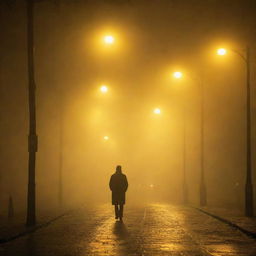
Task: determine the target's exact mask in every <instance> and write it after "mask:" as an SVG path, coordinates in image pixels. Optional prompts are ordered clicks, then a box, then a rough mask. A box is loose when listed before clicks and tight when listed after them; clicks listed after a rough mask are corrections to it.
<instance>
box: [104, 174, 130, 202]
mask: <svg viewBox="0 0 256 256" xmlns="http://www.w3.org/2000/svg"><path fill="white" fill-rule="evenodd" d="M109 188H110V190H111V191H112V204H113V205H115V204H125V192H126V190H127V188H128V181H127V178H126V176H125V175H124V174H123V173H118V172H116V173H115V174H113V175H112V176H111V178H110V181H109Z"/></svg>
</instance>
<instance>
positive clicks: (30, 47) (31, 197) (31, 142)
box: [26, 0, 37, 226]
mask: <svg viewBox="0 0 256 256" xmlns="http://www.w3.org/2000/svg"><path fill="white" fill-rule="evenodd" d="M33 11H34V1H33V0H27V51H28V96H29V135H28V151H29V159H28V192H27V222H26V225H27V226H34V225H35V224H36V188H35V166H36V152H37V134H36V96H35V90H36V84H35V75H34V31H33V30H34V24H33V23H34V17H33Z"/></svg>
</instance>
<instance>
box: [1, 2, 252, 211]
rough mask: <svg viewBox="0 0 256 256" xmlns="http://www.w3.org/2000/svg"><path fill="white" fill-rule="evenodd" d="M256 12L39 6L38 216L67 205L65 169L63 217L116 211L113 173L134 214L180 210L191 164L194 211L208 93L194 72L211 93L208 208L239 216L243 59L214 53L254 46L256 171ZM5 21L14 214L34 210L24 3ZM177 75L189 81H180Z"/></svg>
mask: <svg viewBox="0 0 256 256" xmlns="http://www.w3.org/2000/svg"><path fill="white" fill-rule="evenodd" d="M255 7H256V6H255V3H254V1H249V0H248V1H243V4H241V1H239V0H235V1H218V0H215V1H214V0H213V1H210V0H208V1H175V0H173V1H170V0H169V1H168V0H159V1H145V0H138V1H135V0H130V1H128V0H127V1H124V0H123V1H114V0H112V1H110V0H109V1H107V0H105V1H103V0H99V1H92V0H88V1H82V0H80V1H78V0H77V1H67V0H59V1H36V3H35V25H34V26H35V72H36V73H35V80H36V86H37V88H36V101H37V102H36V106H37V133H38V138H39V147H38V152H37V162H36V193H37V207H38V210H39V211H41V210H48V209H49V210H50V209H57V208H58V207H59V201H58V198H59V197H58V189H59V171H60V165H61V166H62V189H63V207H64V208H66V209H70V208H73V207H77V206H80V205H84V204H90V203H102V202H107V203H110V202H111V201H110V191H109V187H108V182H109V178H110V175H111V174H113V173H114V172H115V167H116V165H121V166H122V167H123V172H124V173H125V174H126V175H127V177H128V182H129V190H128V194H127V204H129V205H131V204H138V203H144V202H170V203H178V204H180V203H182V197H183V194H182V193H183V173H184V162H185V168H186V176H187V179H186V180H187V185H188V197H189V203H190V204H193V205H197V204H198V203H199V182H200V154H201V140H200V131H201V130H200V122H201V121H200V120H201V112H200V111H201V110H200V106H201V105H200V104H201V101H200V97H201V91H200V84H199V82H198V81H197V80H196V79H193V78H194V76H195V74H196V76H197V75H198V74H199V76H202V77H203V83H204V97H205V101H204V170H205V180H206V186H207V198H208V204H209V205H212V206H219V205H226V206H232V207H235V208H237V209H242V208H243V205H244V184H245V174H246V151H245V150H246V123H245V118H246V112H245V100H246V98H245V67H244V63H243V61H242V60H241V59H239V58H238V57H237V56H236V55H235V54H230V55H229V56H227V57H225V58H222V59H221V58H220V57H218V56H216V54H215V52H216V48H218V47H219V46H223V45H224V46H228V47H230V48H239V49H240V48H243V47H244V45H245V44H247V43H249V44H251V46H252V49H253V51H252V52H253V53H252V54H253V60H254V63H253V66H252V79H251V84H252V117H253V118H252V145H253V147H252V149H253V164H254V159H255V157H254V156H255V118H254V117H255V73H254V70H255V51H254V48H253V47H254V45H255V44H252V43H253V42H254V41H255V29H256V26H255V16H254V11H255ZM0 11H1V13H0V19H1V20H0V26H1V27H0V28H1V40H0V89H1V91H0V111H1V118H0V131H1V144H0V161H1V164H0V166H1V169H0V192H1V193H0V201H1V205H2V206H1V208H2V210H1V211H2V213H1V214H3V213H4V212H5V211H6V210H7V200H8V198H9V196H12V198H13V200H14V208H15V212H22V211H24V210H25V209H26V196H27V182H28V166H27V163H28V152H27V151H28V150H27V148H28V146H27V135H28V89H27V87H28V78H27V52H26V50H27V48H26V47H27V41H26V36H27V35H26V4H25V1H23V0H20V1H1V3H0ZM105 33H112V34H114V36H115V38H116V41H115V44H114V45H113V46H111V47H105V46H104V45H102V43H101V42H100V40H101V37H102V36H103V35H104V34H105ZM175 70H182V71H183V73H184V74H188V75H187V76H185V75H184V79H182V80H180V81H177V80H175V79H173V77H172V75H171V74H172V72H173V71H175ZM102 84H106V85H107V86H108V88H109V90H108V92H107V93H106V94H102V93H101V91H100V90H99V89H100V85H102ZM155 108H160V109H161V114H159V115H156V114H154V113H153V110H154V109H155ZM184 124H185V154H184ZM104 136H108V138H109V139H108V140H105V139H104ZM184 157H185V160H184ZM253 168H254V166H253ZM253 179H254V184H255V181H256V178H255V175H254V177H253ZM255 198H256V197H255Z"/></svg>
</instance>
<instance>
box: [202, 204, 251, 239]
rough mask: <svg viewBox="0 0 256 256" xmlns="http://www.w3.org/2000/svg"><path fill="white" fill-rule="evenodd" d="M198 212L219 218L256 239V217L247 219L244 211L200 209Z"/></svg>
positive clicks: (212, 208) (214, 208)
mask: <svg viewBox="0 0 256 256" xmlns="http://www.w3.org/2000/svg"><path fill="white" fill-rule="evenodd" d="M197 209H198V210H200V211H202V212H204V213H206V214H209V215H212V216H213V217H217V218H218V217H219V219H220V220H221V221H223V222H226V223H227V224H229V225H231V226H234V227H236V228H238V229H240V230H241V231H242V232H243V230H244V233H247V234H248V235H251V236H253V237H255V238H256V217H255V216H254V217H251V218H249V217H245V216H244V213H243V212H242V211H239V210H237V209H227V208H217V207H200V208H197Z"/></svg>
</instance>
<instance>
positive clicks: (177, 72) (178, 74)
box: [173, 71, 183, 79]
mask: <svg viewBox="0 0 256 256" xmlns="http://www.w3.org/2000/svg"><path fill="white" fill-rule="evenodd" d="M182 76H183V74H182V72H180V71H175V72H173V77H174V78H176V79H180V78H182Z"/></svg>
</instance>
